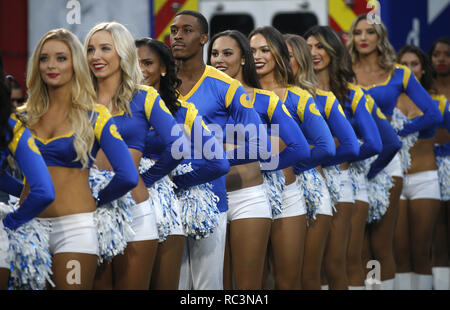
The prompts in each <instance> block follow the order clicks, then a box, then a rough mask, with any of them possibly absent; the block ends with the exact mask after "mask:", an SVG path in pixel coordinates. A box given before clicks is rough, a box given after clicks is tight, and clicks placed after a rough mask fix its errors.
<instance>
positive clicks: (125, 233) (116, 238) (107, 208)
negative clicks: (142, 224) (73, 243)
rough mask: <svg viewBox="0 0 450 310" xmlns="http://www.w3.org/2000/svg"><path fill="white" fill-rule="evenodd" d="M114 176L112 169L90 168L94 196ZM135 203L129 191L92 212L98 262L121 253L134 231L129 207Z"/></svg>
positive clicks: (109, 259)
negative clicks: (96, 239) (95, 230)
mask: <svg viewBox="0 0 450 310" xmlns="http://www.w3.org/2000/svg"><path fill="white" fill-rule="evenodd" d="M113 176H114V172H113V171H108V170H99V169H97V168H94V167H93V168H91V169H90V172H89V185H90V187H91V190H92V193H93V196H94V198H97V197H98V193H99V192H100V190H102V189H103V188H105V187H106V186H107V185H108V183H109V182H110V181H111V179H112V178H113ZM135 205H136V202H135V201H134V199H133V197H131V192H128V193H127V194H126V195H124V196H122V197H120V198H118V199H116V200H114V201H112V202H109V203H107V204H105V205H102V206H99V207H98V208H97V210H95V212H94V220H95V223H96V225H97V237H98V244H99V258H98V264H99V265H100V264H101V263H103V262H104V261H106V262H109V261H112V259H113V258H114V257H115V256H116V255H118V254H122V253H123V252H124V250H125V248H126V246H127V240H130V239H131V238H132V237H133V236H134V235H135V232H134V231H133V228H132V227H131V223H132V220H133V219H132V217H131V214H130V209H131V208H132V207H134V206H135Z"/></svg>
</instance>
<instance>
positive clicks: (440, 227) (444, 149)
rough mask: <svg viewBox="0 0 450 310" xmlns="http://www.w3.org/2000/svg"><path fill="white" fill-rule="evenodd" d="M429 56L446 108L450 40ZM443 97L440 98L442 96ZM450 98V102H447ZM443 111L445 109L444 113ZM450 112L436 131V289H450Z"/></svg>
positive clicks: (449, 91) (444, 40) (438, 42)
mask: <svg viewBox="0 0 450 310" xmlns="http://www.w3.org/2000/svg"><path fill="white" fill-rule="evenodd" d="M428 56H429V57H430V59H431V64H432V67H433V69H434V70H433V71H434V72H433V75H434V77H435V80H434V85H433V87H434V88H435V89H436V92H437V94H438V95H435V97H436V98H435V97H433V98H434V99H438V98H439V102H440V105H439V107H440V108H441V107H443V105H444V101H447V100H448V98H450V86H449V85H450V83H449V76H450V37H442V38H439V39H438V40H436V41H435V42H434V43H433V45H432V47H431V49H430V51H429V52H428ZM439 94H440V95H439ZM444 98H446V99H444ZM441 112H442V110H441ZM449 114H450V111H449V110H448V109H445V108H444V122H443V123H442V124H441V125H440V126H438V129H437V130H436V136H435V137H436V141H435V143H436V144H437V146H436V147H435V149H434V151H435V155H436V163H437V164H438V175H439V183H440V186H441V208H440V211H439V215H438V220H437V222H436V228H435V231H434V240H433V254H432V257H433V268H432V272H433V288H434V289H448V288H449V281H450V267H449V249H450V248H449V243H448V242H449V240H450V230H449V229H448V226H449V225H448V223H449V218H450V213H449V212H448V200H449V199H450V194H449V193H450V190H449V188H450V186H449V174H448V171H449V166H450V164H449V160H450V159H449V158H450V157H449V155H450V134H449V131H448V128H449V126H450V122H449V120H448V118H447V117H448V115H449Z"/></svg>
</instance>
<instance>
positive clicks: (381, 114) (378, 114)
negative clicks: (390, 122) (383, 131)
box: [377, 108, 387, 119]
mask: <svg viewBox="0 0 450 310" xmlns="http://www.w3.org/2000/svg"><path fill="white" fill-rule="evenodd" d="M377 116H378V118H380V119H387V118H386V116H385V115H384V113H383V112H381V109H380V108H377Z"/></svg>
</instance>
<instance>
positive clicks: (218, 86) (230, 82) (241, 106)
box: [180, 66, 270, 212]
mask: <svg viewBox="0 0 450 310" xmlns="http://www.w3.org/2000/svg"><path fill="white" fill-rule="evenodd" d="M180 99H181V100H183V101H186V102H192V103H193V104H194V105H195V107H196V108H197V109H198V113H199V114H200V115H201V116H202V117H203V119H204V121H205V123H206V125H207V126H208V128H209V129H210V130H211V131H212V132H213V133H214V135H215V136H216V137H218V136H220V133H218V132H217V131H216V128H217V129H219V128H220V129H221V130H222V132H221V134H222V137H223V138H224V137H225V136H226V135H225V134H224V133H225V129H226V128H225V127H226V125H227V123H228V121H229V119H230V120H233V121H234V122H235V124H241V125H242V126H243V127H244V128H245V127H246V126H247V125H253V126H256V127H257V128H259V125H260V124H261V120H260V118H259V116H258V113H256V111H255V110H254V109H253V106H252V105H251V102H249V98H248V96H247V94H246V92H245V90H244V87H242V85H241V84H240V83H239V81H237V80H235V79H232V78H231V77H229V76H228V75H227V74H225V73H223V72H221V71H219V70H217V69H215V68H213V67H211V66H206V67H205V71H204V72H203V75H202V76H201V77H200V79H199V80H198V81H197V83H196V84H195V85H194V87H193V88H192V89H191V90H190V91H189V92H188V93H187V94H186V95H184V96H183V95H180ZM230 117H231V118H230ZM265 133H266V135H267V132H265ZM222 137H221V139H223V138H222ZM245 143H246V145H245V158H244V159H239V158H238V157H235V152H237V150H238V149H235V150H231V151H228V152H227V158H228V160H229V163H230V165H231V166H233V165H239V164H243V163H247V162H249V160H248V159H249V158H254V159H252V160H251V161H257V160H259V159H260V158H269V157H270V152H268V153H264V152H260V153H259V154H250V153H249V151H250V150H258V149H259V143H258V136H257V135H256V134H251V135H249V136H248V137H247V138H246V139H245ZM259 151H261V150H259ZM225 180H226V178H225V176H222V177H220V178H218V179H216V180H214V181H212V182H211V183H212V184H213V191H214V193H215V194H216V195H217V196H218V197H219V199H220V201H219V203H218V205H217V208H218V209H219V210H220V211H221V212H224V211H226V210H227V209H228V202H227V191H226V187H225Z"/></svg>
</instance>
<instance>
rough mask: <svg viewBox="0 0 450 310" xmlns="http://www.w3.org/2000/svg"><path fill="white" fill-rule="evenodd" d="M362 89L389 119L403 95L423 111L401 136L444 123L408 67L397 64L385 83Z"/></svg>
mask: <svg viewBox="0 0 450 310" xmlns="http://www.w3.org/2000/svg"><path fill="white" fill-rule="evenodd" d="M361 87H362V88H363V89H364V92H365V93H367V94H369V95H371V96H372V97H373V99H374V100H375V102H376V103H377V105H378V106H379V107H380V109H381V111H382V112H383V113H384V114H385V115H387V116H388V117H391V116H392V113H393V112H394V108H395V106H396V104H397V99H398V97H399V96H400V94H401V93H406V94H407V95H408V97H409V98H410V99H411V100H412V101H413V102H414V104H415V105H416V106H417V107H418V108H419V109H420V110H421V111H422V113H423V115H422V116H420V117H416V118H415V119H414V120H413V121H411V122H410V123H408V124H407V125H405V127H404V128H403V129H402V130H401V131H399V132H398V135H400V136H406V135H409V134H411V133H413V132H418V131H422V130H425V129H428V128H430V127H432V126H434V125H435V124H437V123H440V122H441V121H442V116H441V114H440V113H439V110H438V109H437V107H436V105H435V104H433V101H432V99H431V97H430V95H429V94H428V93H427V91H426V90H425V89H424V88H423V87H422V85H420V83H419V82H418V81H417V79H416V77H415V76H414V74H412V72H411V70H410V69H409V68H408V67H406V66H403V65H400V64H395V65H394V70H393V72H392V73H391V74H390V75H389V77H388V79H387V80H386V81H385V82H384V83H381V84H379V85H373V86H370V87H364V86H361Z"/></svg>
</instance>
